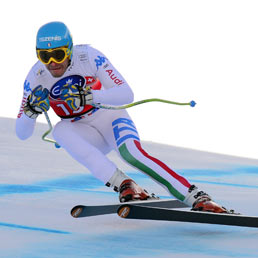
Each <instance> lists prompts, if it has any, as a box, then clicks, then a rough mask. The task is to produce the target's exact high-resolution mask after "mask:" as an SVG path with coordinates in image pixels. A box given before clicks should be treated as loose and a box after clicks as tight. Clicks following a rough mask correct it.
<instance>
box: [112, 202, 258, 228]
mask: <svg viewBox="0 0 258 258" xmlns="http://www.w3.org/2000/svg"><path fill="white" fill-rule="evenodd" d="M117 213H118V215H119V216H120V217H121V218H126V219H142V220H159V221H183V222H194V223H206V224H219V225H228V226H242V227H255V228H257V227H258V217H254V216H246V215H240V214H234V213H211V212H201V211H184V210H170V209H167V208H160V207H146V206H138V205H137V206H135V205H130V204H124V205H122V206H121V207H119V209H118V211H117Z"/></svg>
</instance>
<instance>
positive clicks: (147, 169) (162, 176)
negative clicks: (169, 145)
mask: <svg viewBox="0 0 258 258" xmlns="http://www.w3.org/2000/svg"><path fill="white" fill-rule="evenodd" d="M110 117H112V129H111V131H112V132H110V129H109V130H108V129H107V128H105V130H103V132H104V135H105V139H107V141H108V142H109V143H110V144H113V147H114V148H115V149H116V150H117V152H118V153H119V154H120V156H121V157H122V159H123V160H125V161H126V162H127V163H128V164H130V165H131V166H133V167H135V168H136V169H138V170H140V171H142V172H144V173H145V174H147V175H148V176H150V177H151V178H152V179H154V180H155V181H156V182H157V183H159V184H160V185H161V186H163V187H164V188H165V189H166V190H167V191H168V192H169V193H170V194H172V195H173V196H175V197H176V198H177V199H179V200H181V201H183V202H185V203H186V204H187V205H189V206H191V207H193V208H194V209H203V210H211V211H214V212H225V209H223V208H222V207H220V206H219V205H217V204H215V203H214V202H212V203H211V198H210V197H209V196H208V195H207V194H205V193H204V192H202V191H200V190H198V188H197V187H195V186H193V185H191V183H190V182H189V181H188V180H187V179H186V178H184V177H182V176H181V175H179V174H178V173H176V172H175V171H174V170H172V169H171V168H170V167H169V166H167V165H166V164H165V163H164V162H162V161H161V160H159V159H157V158H155V157H153V156H151V155H149V154H148V153H147V152H146V151H145V150H144V149H143V148H142V146H141V143H140V137H139V135H138V132H137V129H136V127H135V125H134V123H133V121H132V119H131V118H130V116H129V115H128V113H127V112H125V111H124V110H123V111H120V112H116V113H114V112H113V113H112V114H111V113H110ZM103 126H104V125H103ZM106 127H107V126H106ZM108 131H109V133H107V132H108ZM111 134H112V136H111Z"/></svg>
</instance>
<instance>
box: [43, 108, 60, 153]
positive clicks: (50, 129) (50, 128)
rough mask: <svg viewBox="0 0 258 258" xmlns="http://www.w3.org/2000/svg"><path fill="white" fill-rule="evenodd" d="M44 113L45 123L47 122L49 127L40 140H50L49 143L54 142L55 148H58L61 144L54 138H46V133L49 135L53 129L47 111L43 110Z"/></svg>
mask: <svg viewBox="0 0 258 258" xmlns="http://www.w3.org/2000/svg"><path fill="white" fill-rule="evenodd" d="M44 115H45V117H46V120H47V123H48V126H49V129H48V130H47V131H46V132H45V133H44V134H43V135H42V137H41V138H42V140H43V141H46V142H50V143H54V144H55V146H56V148H60V147H61V146H60V145H59V144H58V143H57V142H56V141H54V140H52V139H50V138H47V135H49V134H50V133H51V131H52V129H53V126H52V123H51V121H50V118H49V116H48V114H47V112H44Z"/></svg>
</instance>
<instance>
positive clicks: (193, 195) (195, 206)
mask: <svg viewBox="0 0 258 258" xmlns="http://www.w3.org/2000/svg"><path fill="white" fill-rule="evenodd" d="M188 192H189V194H188V195H187V196H186V203H187V204H190V203H192V205H190V206H192V209H191V210H193V211H205V212H214V213H232V211H228V210H227V209H226V208H224V207H222V206H220V205H219V204H217V203H216V202H214V201H213V200H212V199H211V197H210V196H209V195H208V194H206V193H205V192H203V191H199V190H198V188H197V187H196V186H194V185H192V186H191V187H190V188H189V190H188Z"/></svg>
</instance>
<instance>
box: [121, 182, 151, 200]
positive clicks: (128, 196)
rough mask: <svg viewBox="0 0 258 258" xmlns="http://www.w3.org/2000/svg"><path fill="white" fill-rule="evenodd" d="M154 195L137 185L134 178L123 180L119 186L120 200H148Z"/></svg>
mask: <svg viewBox="0 0 258 258" xmlns="http://www.w3.org/2000/svg"><path fill="white" fill-rule="evenodd" d="M152 197H153V196H152V195H149V193H148V192H147V191H146V190H144V189H142V188H141V187H140V186H139V185H137V184H136V183H135V182H134V181H133V180H132V179H126V180H124V181H123V182H122V184H121V185H120V188H119V200H120V202H128V201H136V200H139V201H141V200H147V199H150V198H152Z"/></svg>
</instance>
